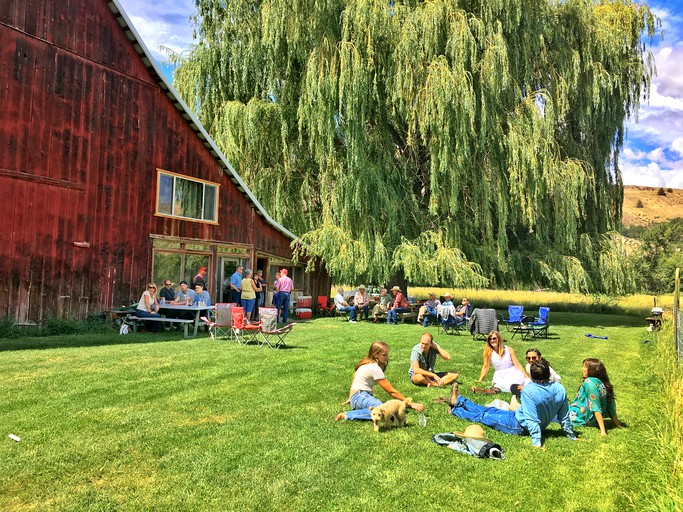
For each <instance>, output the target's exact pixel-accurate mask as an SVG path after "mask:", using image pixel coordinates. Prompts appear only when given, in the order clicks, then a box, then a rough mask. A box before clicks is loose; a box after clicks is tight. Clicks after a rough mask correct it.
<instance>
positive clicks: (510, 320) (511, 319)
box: [498, 305, 524, 331]
mask: <svg viewBox="0 0 683 512" xmlns="http://www.w3.org/2000/svg"><path fill="white" fill-rule="evenodd" d="M498 316H499V317H500V321H501V323H504V324H505V330H506V331H513V330H515V327H518V326H519V325H520V324H521V323H522V318H524V306H512V305H510V306H508V316H507V318H505V317H504V316H503V315H498Z"/></svg>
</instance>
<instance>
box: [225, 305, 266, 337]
mask: <svg viewBox="0 0 683 512" xmlns="http://www.w3.org/2000/svg"><path fill="white" fill-rule="evenodd" d="M231 309H232V334H233V335H234V336H235V340H237V342H238V343H239V344H240V345H246V344H248V343H249V342H250V341H255V340H256V336H257V335H258V333H259V329H260V323H258V324H250V323H249V322H247V321H246V320H245V319H244V308H241V307H233V308H231Z"/></svg>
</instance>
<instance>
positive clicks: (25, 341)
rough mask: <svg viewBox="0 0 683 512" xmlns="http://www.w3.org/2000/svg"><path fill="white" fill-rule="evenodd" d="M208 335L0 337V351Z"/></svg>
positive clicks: (177, 339)
mask: <svg viewBox="0 0 683 512" xmlns="http://www.w3.org/2000/svg"><path fill="white" fill-rule="evenodd" d="M205 338H208V336H199V335H198V336H197V337H196V338H183V336H182V333H175V332H160V333H159V334H152V333H128V334H126V335H120V334H117V333H102V334H75V335H63V336H46V337H30V338H28V337H27V338H16V339H6V338H5V339H0V352H8V351H15V350H50V349H55V348H83V347H99V346H107V345H131V344H143V343H157V342H170V341H173V342H176V341H178V342H183V341H191V340H197V339H205Z"/></svg>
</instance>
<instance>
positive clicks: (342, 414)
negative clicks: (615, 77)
mask: <svg viewBox="0 0 683 512" xmlns="http://www.w3.org/2000/svg"><path fill="white" fill-rule="evenodd" d="M345 419H346V413H343V412H340V413H339V414H337V416H336V417H335V418H334V421H339V420H345Z"/></svg>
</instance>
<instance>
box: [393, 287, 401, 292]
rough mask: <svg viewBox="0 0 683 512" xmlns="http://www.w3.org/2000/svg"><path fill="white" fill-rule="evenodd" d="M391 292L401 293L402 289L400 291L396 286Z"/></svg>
mask: <svg viewBox="0 0 683 512" xmlns="http://www.w3.org/2000/svg"><path fill="white" fill-rule="evenodd" d="M391 291H392V292H400V291H401V289H400V288H399V287H398V286H394V287H393V288H392V289H391Z"/></svg>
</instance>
